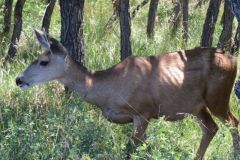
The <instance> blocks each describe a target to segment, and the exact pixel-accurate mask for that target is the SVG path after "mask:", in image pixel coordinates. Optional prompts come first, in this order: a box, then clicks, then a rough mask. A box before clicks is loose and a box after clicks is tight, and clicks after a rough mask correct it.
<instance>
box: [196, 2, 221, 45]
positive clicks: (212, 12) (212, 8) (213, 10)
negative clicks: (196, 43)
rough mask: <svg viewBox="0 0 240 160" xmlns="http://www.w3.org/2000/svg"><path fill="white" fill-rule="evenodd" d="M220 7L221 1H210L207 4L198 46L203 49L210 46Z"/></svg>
mask: <svg viewBox="0 0 240 160" xmlns="http://www.w3.org/2000/svg"><path fill="white" fill-rule="evenodd" d="M220 5H221V0H211V1H210V3H209V7H208V10H207V15H206V19H205V23H204V26H203V32H202V37H201V44H200V45H201V46H203V47H210V46H211V45H212V41H213V34H214V30H215V24H216V21H217V17H218V12H219V7H220Z"/></svg>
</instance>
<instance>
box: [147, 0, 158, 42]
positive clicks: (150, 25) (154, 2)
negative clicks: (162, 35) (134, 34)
mask: <svg viewBox="0 0 240 160" xmlns="http://www.w3.org/2000/svg"><path fill="white" fill-rule="evenodd" d="M157 7H158V0H151V2H150V6H149V12H148V22H147V35H148V37H152V36H153V35H154V27H155V20H156V12H157Z"/></svg>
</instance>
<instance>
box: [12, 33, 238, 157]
mask: <svg viewBox="0 0 240 160" xmlns="http://www.w3.org/2000/svg"><path fill="white" fill-rule="evenodd" d="M35 33H36V37H37V39H38V41H39V43H40V45H41V46H42V47H43V48H45V50H46V51H45V53H44V54H42V55H41V56H39V57H38V59H37V60H36V61H34V62H33V63H32V64H31V65H29V66H28V67H27V69H26V70H25V71H23V73H22V74H21V75H20V76H19V77H18V78H17V79H16V84H17V85H18V86H19V87H20V88H21V89H27V88H29V87H31V86H34V85H37V84H40V83H46V82H49V81H51V80H58V81H59V82H61V83H62V84H64V85H66V86H67V87H68V88H70V89H71V90H73V91H76V92H77V93H79V95H80V96H81V97H83V99H84V100H86V101H87V102H89V103H91V104H94V105H96V106H98V107H99V108H100V109H101V111H102V114H103V116H104V117H106V118H107V119H108V120H109V121H110V122H114V123H121V124H124V123H129V122H133V135H132V140H133V142H134V144H141V143H144V142H145V139H146V134H145V131H146V129H147V126H148V122H149V120H150V119H153V118H154V119H155V118H159V117H162V116H164V117H165V119H166V120H169V121H176V120H181V119H183V118H184V117H185V115H186V114H192V115H194V116H195V117H196V118H197V119H198V122H199V125H200V126H201V129H202V132H203V136H202V139H201V143H200V146H199V149H198V151H197V154H196V159H203V156H204V153H205V151H206V149H207V147H208V145H209V143H210V141H211V140H212V138H213V137H214V135H215V134H216V132H217V130H218V126H217V124H216V123H215V122H214V120H213V118H212V116H211V115H210V113H212V114H213V115H215V116H216V117H218V118H219V119H220V120H221V121H222V122H224V123H225V124H226V125H227V126H228V127H234V128H235V129H234V130H231V131H232V132H231V133H232V137H233V145H234V149H235V151H236V152H237V151H240V136H239V132H238V129H237V127H238V123H239V121H238V120H237V118H235V116H234V115H233V114H232V112H231V111H230V107H229V99H230V94H231V90H232V87H233V83H234V80H235V76H236V71H237V64H236V58H235V57H233V56H231V55H229V54H228V53H226V52H225V51H223V50H220V49H216V48H195V49H192V50H186V51H178V52H171V53H167V54H163V55H158V56H149V57H133V56H131V57H128V58H127V59H125V60H124V61H122V62H121V63H119V64H117V65H115V66H113V67H112V68H109V69H107V70H104V71H97V72H91V71H89V70H87V69H86V68H85V67H83V66H82V65H79V64H77V63H76V62H75V61H74V60H73V59H72V58H71V57H70V56H69V55H68V51H67V50H66V49H65V48H64V46H63V45H62V44H61V43H60V42H58V41H57V40H55V39H54V38H51V37H49V36H47V35H46V34H45V33H44V32H42V31H37V30H36V31H35Z"/></svg>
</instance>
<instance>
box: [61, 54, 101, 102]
mask: <svg viewBox="0 0 240 160" xmlns="http://www.w3.org/2000/svg"><path fill="white" fill-rule="evenodd" d="M64 65H65V67H64V68H65V71H64V76H63V77H62V78H60V79H59V81H60V82H61V83H63V84H64V85H65V86H67V87H68V88H69V89H70V90H71V91H74V92H77V93H78V94H79V95H80V96H81V97H82V98H83V99H84V100H85V101H87V102H90V103H92V104H95V105H98V106H99V105H100V102H99V101H100V98H99V95H98V92H97V88H98V86H99V83H98V82H97V81H96V79H95V78H94V74H93V73H92V72H91V71H88V70H87V69H86V68H85V67H84V66H82V65H80V64H77V63H76V62H75V61H74V60H73V59H72V58H71V57H69V56H66V58H65V64H64Z"/></svg>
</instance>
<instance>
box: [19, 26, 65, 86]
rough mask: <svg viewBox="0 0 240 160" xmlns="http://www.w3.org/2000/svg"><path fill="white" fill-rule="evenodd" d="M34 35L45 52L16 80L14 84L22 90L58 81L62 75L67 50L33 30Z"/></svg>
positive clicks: (52, 39) (55, 41)
mask: <svg viewBox="0 0 240 160" xmlns="http://www.w3.org/2000/svg"><path fill="white" fill-rule="evenodd" d="M35 34H36V37H37V40H38V42H39V43H40V45H41V46H42V47H43V48H44V49H45V52H44V53H43V54H42V55H40V56H39V57H38V58H37V60H35V61H34V62H33V63H32V64H30V65H29V66H28V67H27V68H26V69H25V70H24V71H23V72H22V73H21V74H20V76H18V77H17V78H16V84H17V86H19V87H20V88H21V89H22V90H25V89H28V88H29V87H31V86H34V85H37V84H41V83H46V82H49V81H51V80H55V79H59V78H61V77H62V76H63V75H64V59H65V57H66V55H67V50H66V49H65V48H64V47H63V45H62V44H61V43H60V42H58V41H57V40H56V39H54V38H52V37H49V36H47V35H46V34H45V32H43V31H39V30H35Z"/></svg>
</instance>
